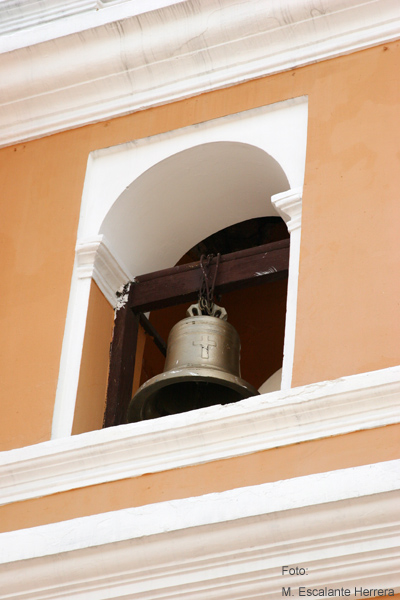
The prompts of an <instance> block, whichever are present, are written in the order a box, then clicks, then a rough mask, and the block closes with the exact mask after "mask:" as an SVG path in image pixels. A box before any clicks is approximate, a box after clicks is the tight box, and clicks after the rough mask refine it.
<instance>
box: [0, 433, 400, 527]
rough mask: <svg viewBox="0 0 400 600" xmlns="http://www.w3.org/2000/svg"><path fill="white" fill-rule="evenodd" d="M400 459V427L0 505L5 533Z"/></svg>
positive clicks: (329, 439)
mask: <svg viewBox="0 0 400 600" xmlns="http://www.w3.org/2000/svg"><path fill="white" fill-rule="evenodd" d="M396 458H400V425H390V426H388V427H382V428H379V429H371V430H368V431H360V432H357V433H352V434H348V435H343V436H338V437H332V438H327V439H324V440H315V441H311V442H305V443H302V444H294V445H293V446H287V447H283V448H275V449H272V450H265V451H264V452H258V453H255V454H249V455H247V456H241V457H238V458H231V459H227V460H218V461H215V462H211V463H207V464H203V465H197V466H194V467H184V468H181V469H175V470H173V471H164V472H161V473H154V474H148V475H143V476H141V477H136V478H132V479H124V480H121V481H113V482H110V483H105V484H100V485H96V486H89V487H86V488H82V489H76V490H71V491H68V492H63V493H59V494H54V495H52V496H47V497H44V498H37V499H35V500H26V501H24V502H17V503H15V504H9V505H5V506H0V532H3V531H12V530H14V529H22V528H24V527H34V526H36V525H42V524H45V523H55V522H58V521H63V520H67V519H73V518H75V517H82V516H87V515H92V514H98V513H102V512H107V511H110V510H118V509H121V508H128V507H130V506H142V505H145V504H151V503H154V502H163V501H166V500H172V499H178V498H189V497H192V496H200V495H202V494H207V493H211V492H222V491H225V490H229V489H234V488H238V487H244V486H248V485H257V484H261V483H267V482H270V481H278V480H281V479H289V478H292V477H300V476H302V475H310V474H312V473H323V472H325V471H333V470H336V469H344V468H347V467H356V466H361V465H366V464H372V463H376V462H381V461H385V460H392V459H396Z"/></svg>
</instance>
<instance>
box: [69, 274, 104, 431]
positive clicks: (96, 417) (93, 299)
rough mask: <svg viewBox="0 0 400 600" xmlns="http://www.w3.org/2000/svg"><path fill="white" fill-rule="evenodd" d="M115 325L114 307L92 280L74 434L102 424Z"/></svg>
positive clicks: (99, 426) (98, 427) (97, 427)
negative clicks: (110, 349)
mask: <svg viewBox="0 0 400 600" xmlns="http://www.w3.org/2000/svg"><path fill="white" fill-rule="evenodd" d="M113 326H114V311H113V309H112V307H111V306H110V304H109V303H108V301H107V300H106V299H105V297H104V296H103V294H102V293H101V292H100V290H99V288H98V287H97V285H96V284H95V283H94V282H92V285H91V289H90V298H89V307H88V319H87V323H86V331H85V340H84V345H83V351H82V362H81V374H80V377H79V386H78V392H77V396H76V405H75V416H74V424H73V428H72V434H73V435H76V434H78V433H83V432H85V431H92V430H94V429H101V428H102V425H103V417H104V410H105V399H106V391H107V376H108V365H109V348H110V339H111V336H112V330H113Z"/></svg>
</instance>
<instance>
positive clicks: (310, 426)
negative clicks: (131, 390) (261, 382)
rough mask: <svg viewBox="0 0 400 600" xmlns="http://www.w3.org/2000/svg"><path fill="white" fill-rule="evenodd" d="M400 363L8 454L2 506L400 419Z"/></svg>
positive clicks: (0, 479)
mask: <svg viewBox="0 0 400 600" xmlns="http://www.w3.org/2000/svg"><path fill="white" fill-rule="evenodd" d="M399 397H400V367H393V368H389V369H383V370H381V371H373V372H369V373H364V374H361V375H353V376H351V377H344V378H342V379H338V380H336V381H325V382H320V383H316V384H312V385H307V386H303V387H299V388H292V389H290V390H281V391H278V392H273V393H271V394H265V395H263V396H257V397H254V398H249V399H247V400H242V401H241V402H238V403H236V404H230V405H226V406H213V407H210V408H206V409H202V410H198V411H193V412H188V413H183V414H180V415H173V416H170V417H164V418H162V419H155V420H153V421H143V422H141V423H132V424H129V425H120V426H119V427H113V428H109V429H104V430H100V431H94V432H90V433H85V434H81V435H78V436H72V437H68V438H61V439H56V440H52V441H50V442H44V443H42V444H37V445H36V446H30V447H26V448H20V449H16V450H11V451H9V452H3V453H2V454H0V504H7V503H10V502H16V501H19V500H27V499H30V498H36V497H42V496H46V495H49V494H54V493H56V492H61V491H65V490H70V489H76V488H82V487H86V486H90V485H95V484H99V483H104V482H108V481H116V480H120V479H126V478H128V477H137V476H139V475H143V474H145V473H156V472H160V471H166V470H168V469H175V468H179V467H184V466H189V465H197V464H202V463H206V462H209V461H214V460H219V459H224V458H231V457H235V456H243V455H245V454H251V453H253V452H258V451H261V450H267V449H269V448H277V447H282V446H287V445H291V444H295V443H299V442H305V441H308V440H315V439H319V438H326V437H331V436H336V435H341V434H346V433H351V432H353V431H360V430H363V429H371V428H376V427H382V426H385V425H391V424H394V423H399V422H400V403H399Z"/></svg>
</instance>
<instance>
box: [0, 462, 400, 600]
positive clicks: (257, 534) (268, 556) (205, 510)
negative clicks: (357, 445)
mask: <svg viewBox="0 0 400 600" xmlns="http://www.w3.org/2000/svg"><path fill="white" fill-rule="evenodd" d="M399 501H400V461H389V462H386V463H378V464H375V465H368V466H363V467H355V468H350V469H343V470H339V471H332V472H328V473H321V474H315V475H308V476H306V477H299V478H296V479H291V480H286V481H279V482H275V483H269V484H263V485H259V486H253V487H247V488H240V489H236V490H230V491H227V492H222V493H218V494H208V495H205V496H200V497H194V498H188V499H183V500H175V501H169V502H162V503H159V504H153V505H147V506H143V507H139V508H129V509H124V510H120V511H115V512H110V513H103V514H100V515H93V516H90V517H83V518H78V519H73V520H71V521H64V522H60V523H56V524H50V525H44V526H40V527H34V528H31V529H25V530H20V531H16V532H10V533H3V534H1V535H0V586H1V590H2V597H3V598H8V599H10V598H13V600H28V599H29V600H50V599H56V598H65V597H68V598H71V599H76V600H83V599H87V598H90V599H91V600H105V599H107V600H112V599H117V598H131V599H132V600H133V599H138V600H139V598H140V599H141V600H144V599H146V600H161V599H165V600H166V599H167V598H168V599H169V600H171V599H172V598H178V597H179V598H181V597H182V598H185V599H188V600H204V598H212V599H213V600H227V599H228V598H229V599H230V600H248V599H249V598H259V599H261V598H273V599H274V600H276V599H277V598H278V597H282V586H289V585H290V586H291V587H292V590H293V592H295V590H296V588H298V586H307V587H315V588H322V587H325V586H327V587H332V588H337V587H344V588H349V589H352V591H353V593H352V594H351V596H350V597H352V598H353V597H354V588H355V587H360V586H362V587H364V588H382V589H385V588H386V589H387V588H392V589H395V591H398V588H399V586H400V552H399V550H400V523H399V519H398V506H399ZM284 565H290V566H295V565H300V566H303V567H306V568H307V569H308V575H307V576H306V577H305V576H303V577H301V576H292V577H283V576H282V567H283V566H284ZM396 588H397V589H396ZM294 595H295V594H294Z"/></svg>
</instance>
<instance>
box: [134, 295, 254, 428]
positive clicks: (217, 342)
mask: <svg viewBox="0 0 400 600" xmlns="http://www.w3.org/2000/svg"><path fill="white" fill-rule="evenodd" d="M196 306H197V305H192V306H191V307H190V309H189V311H188V313H189V314H191V315H192V316H189V317H188V318H186V319H183V320H182V321H179V322H178V323H176V325H174V327H173V328H172V329H171V331H170V334H169V337H168V347H167V356H166V359H165V367H164V372H163V373H161V374H160V375H156V376H155V377H153V378H152V379H149V380H148V381H146V383H144V384H143V385H142V386H141V387H140V388H139V390H138V391H137V392H136V394H135V396H134V397H133V398H132V400H131V402H130V405H129V408H128V413H127V422H128V423H132V422H137V421H143V420H145V419H155V418H157V417H164V416H166V415H173V414H177V413H182V412H186V411H189V410H194V409H197V408H204V407H206V406H212V405H214V404H229V403H231V402H237V401H238V400H243V399H244V398H248V397H249V396H255V395H256V394H258V392H257V390H256V389H255V388H254V387H253V386H251V385H250V384H249V383H247V382H246V381H244V380H243V379H241V377H240V340H239V335H238V333H237V331H236V329H235V328H234V327H233V326H232V325H231V324H230V323H228V322H227V321H225V320H223V319H224V318H225V315H226V312H225V309H221V308H220V307H216V308H215V310H214V314H217V315H219V317H220V318H218V317H216V316H204V315H202V314H198V313H199V311H197V310H196V308H195V307H196ZM191 309H192V310H191Z"/></svg>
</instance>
